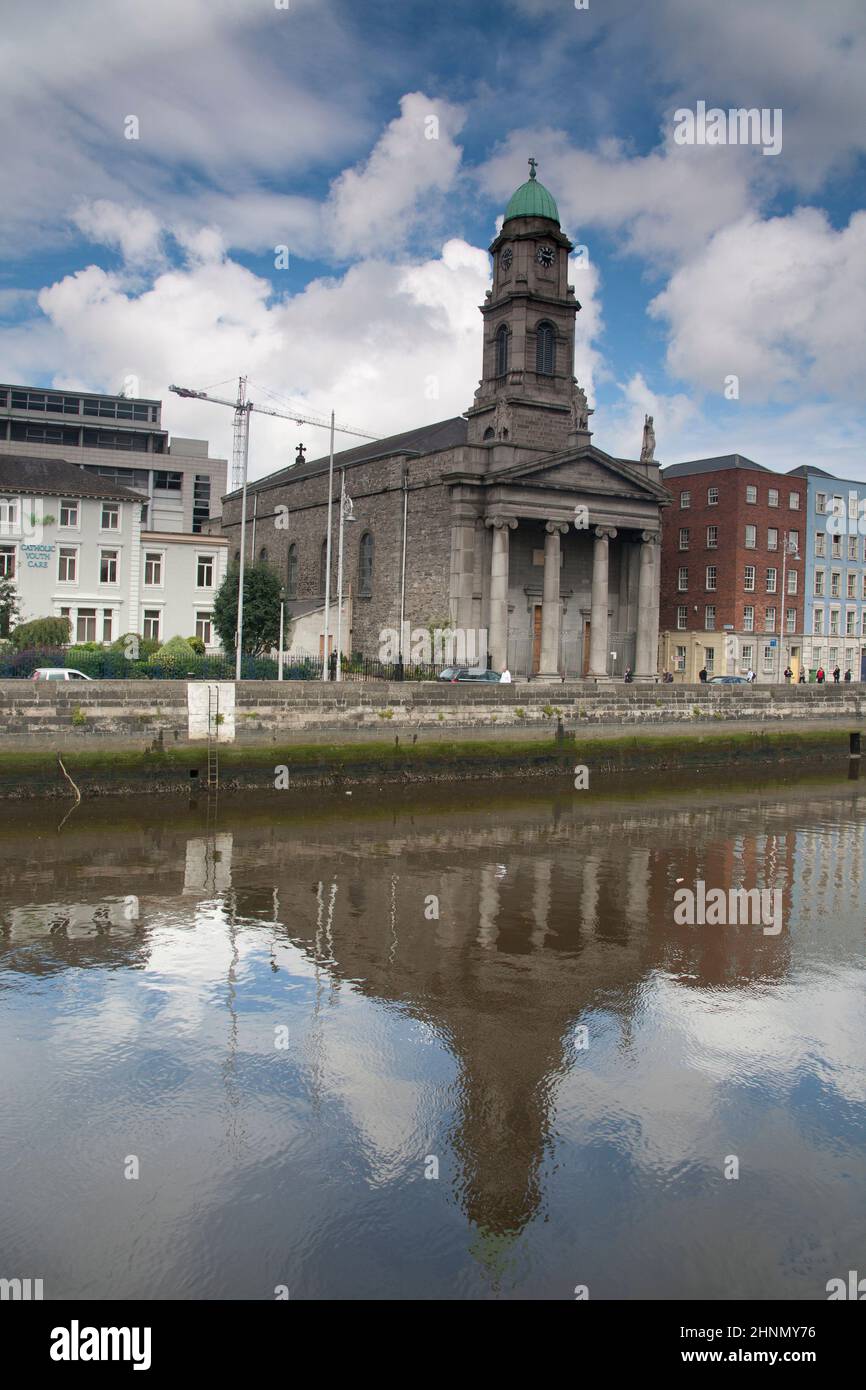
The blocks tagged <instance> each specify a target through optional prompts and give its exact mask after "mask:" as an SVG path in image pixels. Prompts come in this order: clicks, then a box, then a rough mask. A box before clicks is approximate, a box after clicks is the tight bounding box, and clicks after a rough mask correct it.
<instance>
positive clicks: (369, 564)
mask: <svg viewBox="0 0 866 1390" xmlns="http://www.w3.org/2000/svg"><path fill="white" fill-rule="evenodd" d="M358 593H359V594H360V595H361V596H362V597H363V598H370V597H372V593H373V537H372V536H371V535H370V532H369V531H365V532H364V534H363V536H362V537H361V545H360V547H359V550H358Z"/></svg>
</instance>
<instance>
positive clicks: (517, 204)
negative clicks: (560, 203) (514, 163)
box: [505, 159, 559, 224]
mask: <svg viewBox="0 0 866 1390" xmlns="http://www.w3.org/2000/svg"><path fill="white" fill-rule="evenodd" d="M509 217H549V218H550V220H551V222H556V223H557V224H558V223H559V211H558V209H557V206H556V201H555V199H554V197H553V194H552V193H548V191H547V189H546V188H545V186H544V184H543V183H539V182H538V179H537V178H536V175H535V160H534V159H531V160H530V161H529V178H528V179H527V180H526V183H522V184H521V185H520V187H519V188H518V189H517V191H516V192H515V193H512V195H511V199H510V201H509V203H508V207H507V208H506V209H505V221H506V222H507V221H508V219H509Z"/></svg>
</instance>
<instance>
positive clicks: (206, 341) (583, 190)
mask: <svg viewBox="0 0 866 1390" xmlns="http://www.w3.org/2000/svg"><path fill="white" fill-rule="evenodd" d="M279 3H281V0H276V3H274V2H273V0H151V3H149V4H148V5H147V6H146V7H145V6H119V5H118V4H117V3H115V2H114V0H80V2H79V3H78V4H77V5H76V7H75V13H74V16H73V15H72V13H71V12H70V10H69V8H68V5H67V4H66V3H65V0H46V3H43V4H41V5H40V6H38V7H33V6H29V5H26V4H24V3H21V0H13V3H12V4H11V5H10V6H9V8H8V9H7V17H6V18H4V37H3V41H2V49H0V62H2V67H3V83H2V84H0V106H4V107H5V108H6V109H5V111H4V113H3V114H4V116H5V121H4V127H5V128H6V129H7V131H9V130H13V129H14V139H11V140H7V141H6V142H4V151H3V156H2V159H3V163H4V168H3V187H4V191H5V192H4V199H3V208H2V211H0V247H2V252H3V263H2V270H0V376H2V379H4V380H11V381H20V382H35V383H45V384H56V385H67V386H77V387H87V388H90V389H94V390H116V389H118V388H119V386H120V385H121V383H122V382H123V381H124V379H126V378H128V377H134V378H135V379H136V381H137V383H138V384H139V389H140V393H141V394H142V395H148V396H162V397H166V396H167V388H168V385H169V383H170V382H172V381H179V382H181V383H182V384H187V385H192V386H197V387H208V386H213V385H215V384H216V383H222V386H221V387H220V388H219V389H220V390H221V391H222V392H223V393H225V394H232V384H231V383H232V379H236V377H237V375H238V374H239V373H241V372H244V373H246V374H248V375H249V377H250V379H251V382H252V383H253V384H254V385H253V390H252V394H253V396H254V398H255V399H259V400H261V401H262V402H269V403H271V404H276V403H277V399H279V400H283V401H291V402H292V403H293V404H295V405H296V406H297V407H298V408H301V409H303V410H304V411H305V412H306V413H310V414H314V415H323V414H327V412H328V411H329V410H330V408H331V406H332V405H333V407H334V409H335V410H336V411H337V415H338V417H339V418H340V419H342V420H344V421H346V422H348V423H353V424H357V425H359V426H360V427H362V428H364V429H367V430H369V431H370V432H371V433H375V434H386V433H390V432H393V431H395V430H399V429H403V428H408V427H411V426H413V425H416V424H420V423H423V422H425V421H428V420H434V419H440V418H445V417H447V416H449V415H453V414H458V413H460V412H462V411H463V410H465V409H466V408H467V407H468V406H469V405H470V403H471V401H472V396H473V393H474V390H475V387H476V385H477V381H478V377H479V374H480V357H481V317H480V315H479V314H478V311H477V305H478V304H479V303H480V302H481V301H482V299H483V296H484V292H485V289H486V287H487V283H488V279H489V257H488V256H487V254H486V247H487V246H488V245H489V242H490V240H491V239H492V237H493V236H494V235H495V232H496V219H497V217H498V216H501V212H502V209H503V208H504V205H505V202H506V201H507V198H508V196H509V195H510V193H511V192H512V191H513V189H514V188H515V187H516V186H517V185H518V184H519V183H521V182H522V181H523V179H524V178H525V177H526V172H527V166H526V160H527V158H528V156H529V155H533V156H534V157H535V158H537V159H538V161H539V176H540V178H541V179H542V181H543V182H544V183H545V184H546V185H547V187H549V188H550V190H551V192H552V193H553V194H554V196H555V197H556V199H557V201H558V204H559V208H560V213H561V216H562V220H563V225H564V227H565V230H566V231H567V232H568V233H569V235H570V236H571V237H572V240H573V241H575V242H576V243H578V244H582V245H585V246H586V247H587V248H588V253H589V265H588V267H586V268H579V267H576V268H575V275H574V281H575V286H576V289H577V295H578V298H579V299H580V300H581V302H582V304H583V306H584V307H583V311H582V313H581V314H580V315H579V317H578V343H577V350H576V362H575V369H576V374H577V376H578V378H579V380H580V381H581V382H582V383H583V384H584V386H585V387H586V389H587V390H588V392H589V394H590V397H591V399H592V401H593V402H594V404H595V408H596V410H595V415H594V417H593V425H594V429H595V439H596V442H597V443H598V444H600V445H601V447H602V448H605V449H608V450H609V451H610V452H612V453H620V454H624V455H631V454H634V453H635V451H636V450H637V449H638V447H639V444H640V427H641V424H642V421H643V415H644V413H645V412H646V411H649V412H651V413H653V414H654V416H655V425H656V435H657V440H658V446H657V452H658V456H659V457H660V458H661V460H662V461H663V462H665V463H670V462H676V461H678V460H681V459H684V458H692V457H699V456H703V455H707V454H713V453H720V452H733V451H739V452H741V453H745V454H748V455H750V456H751V457H753V458H756V459H757V460H758V461H759V462H763V463H765V464H767V465H768V466H771V467H779V468H786V467H795V466H797V465H798V464H800V463H803V462H815V463H817V464H819V465H821V466H823V467H827V468H830V469H831V470H833V471H836V472H838V473H840V475H844V476H848V477H863V478H866V452H864V447H863V446H864V425H866V418H864V417H866V412H864V407H863V397H864V385H866V354H864V351H863V348H864V323H866V273H864V272H866V213H864V211H863V174H864V146H866V84H864V83H863V81H862V73H863V72H864V71H866V9H864V7H863V5H862V3H861V0H829V3H822V5H821V6H820V7H819V6H815V5H813V4H811V3H806V2H805V0H762V2H761V4H760V5H756V4H755V3H754V0H728V2H727V3H725V4H719V3H715V0H713V2H712V3H711V2H710V0H655V3H654V4H652V5H647V4H644V3H642V2H641V0H605V3H602V0H589V6H588V8H586V9H577V8H576V6H575V4H574V0H499V3H491V2H490V0H480V2H476V3H466V2H465V0H464V3H455V2H454V0H446V2H445V3H439V4H436V5H431V4H429V3H424V2H423V0H422V2H419V0H402V3H400V4H395V3H393V0H391V2H390V3H382V2H380V0H360V2H359V3H353V4H350V3H345V0H288V8H277V4H279ZM47 35H50V36H51V37H50V42H46V41H45V40H46V36H47ZM698 102H704V103H706V105H707V106H708V107H719V108H722V109H724V110H728V109H729V108H732V107H758V108H767V109H769V110H775V109H777V108H778V109H780V110H781V112H782V135H783V138H782V148H781V151H780V153H779V154H778V155H774V156H766V155H764V154H762V152H761V149H760V148H759V147H755V146H748V145H724V146H722V145H714V146H710V145H704V146H687V145H680V144H677V143H676V141H675V139H674V128H675V118H674V113H675V112H676V111H677V110H678V109H680V108H686V109H690V110H694V109H695V108H696V105H697V103H698ZM130 117H134V118H135V122H137V128H136V129H135V134H136V135H137V138H135V139H128V138H126V133H127V132H128V131H129V130H130V129H131V126H130V122H129V118H130ZM431 121H432V123H433V125H432V126H431ZM433 128H435V134H436V138H434V139H431V138H429V132H430V131H431V129H433ZM281 246H286V247H288V249H289V265H288V268H286V269H277V268H276V266H275V260H276V258H277V254H276V248H278V247H281ZM732 375H735V376H736V377H737V378H738V383H739V396H738V398H737V399H726V397H725V381H726V378H728V377H730V376H732ZM729 390H730V388H729ZM165 419H166V422H167V424H168V427H169V428H170V429H171V430H172V432H173V433H176V434H181V435H184V434H186V435H196V436H207V437H208V438H209V439H210V440H211V444H212V449H213V451H214V452H217V453H226V452H227V451H228V450H229V447H230V424H231V417H230V414H229V412H227V411H222V410H220V409H219V408H217V407H208V406H203V405H199V404H194V403H190V402H184V401H180V400H177V399H175V398H172V397H168V398H167V402H166V410H165ZM300 440H303V442H304V443H305V444H306V446H307V447H308V449H310V450H311V451H313V452H314V453H317V452H320V450H321V447H322V444H323V442H324V435H323V434H321V432H319V431H317V430H315V429H312V428H310V427H298V426H295V425H294V424H292V423H289V422H281V421H277V420H270V419H266V418H264V417H261V418H259V419H258V420H257V422H256V428H255V430H254V432H253V436H252V443H251V465H252V467H251V471H252V474H253V476H259V475H260V474H262V473H264V472H266V471H269V470H270V469H272V468H274V467H278V466H280V465H281V464H283V463H285V462H286V461H288V459H289V458H290V457H292V456H293V454H294V449H295V446H296V445H297V443H298V442H299V441H300Z"/></svg>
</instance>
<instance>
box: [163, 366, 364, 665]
mask: <svg viewBox="0 0 866 1390" xmlns="http://www.w3.org/2000/svg"><path fill="white" fill-rule="evenodd" d="M168 389H169V391H173V392H174V394H175V395H176V396H184V397H186V398H188V399H192V400H196V401H210V402H211V403H212V404H213V405H227V406H228V407H229V409H230V410H233V411H234V412H235V420H234V437H233V441H232V492H236V491H237V489H238V488H240V489H241V545H240V552H241V553H240V573H239V575H238V627H237V632H236V634H235V680H238V681H239V680H240V678H241V651H242V648H243V636H244V568H245V564H246V531H247V470H248V466H249V457H250V413H251V411H256V413H257V414H259V415H276V416H277V417H278V419H281V420H294V422H295V424H296V425H315V426H317V427H318V428H319V429H324V430H330V431H331V454H330V467H329V471H328V499H329V505H328V539H327V557H326V562H325V563H326V566H327V568H326V573H325V635H324V647H323V651H324V655H323V659H322V679H323V680H327V679H328V675H329V668H328V628H329V625H330V609H331V512H332V511H333V507H332V506H331V502H330V499H331V496H332V493H333V486H334V434H335V432H337V433H339V434H352V435H355V436H356V437H357V438H359V439H371V440H375V439H378V438H379V436H378V435H375V434H365V433H364V431H363V430H356V429H350V428H349V427H348V426H347V425H338V424H336V423H335V421H334V412H333V410H332V411H331V418H330V420H314V419H313V418H312V417H311V416H308V415H296V414H295V413H294V412H293V411H286V410H274V409H273V407H272V406H267V405H254V404H253V402H252V401H251V400H249V399H248V398H247V378H246V377H245V376H241V377H238V394H237V399H236V400H233V401H230V400H227V399H226V398H225V397H224V396H212V395H210V393H209V392H207V391H195V390H193V389H192V388H191V387H189V386H169V388H168Z"/></svg>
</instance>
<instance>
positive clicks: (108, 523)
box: [99, 502, 120, 531]
mask: <svg viewBox="0 0 866 1390" xmlns="http://www.w3.org/2000/svg"><path fill="white" fill-rule="evenodd" d="M99 525H100V529H101V530H103V531H119V530H120V503H119V502H103V504H102V517H101V519H100V522H99Z"/></svg>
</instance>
